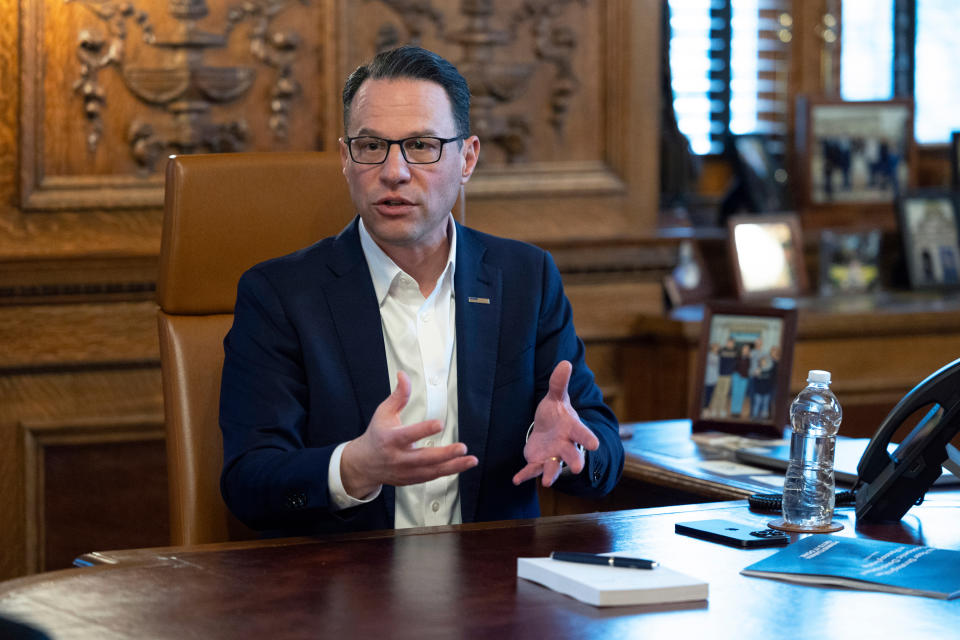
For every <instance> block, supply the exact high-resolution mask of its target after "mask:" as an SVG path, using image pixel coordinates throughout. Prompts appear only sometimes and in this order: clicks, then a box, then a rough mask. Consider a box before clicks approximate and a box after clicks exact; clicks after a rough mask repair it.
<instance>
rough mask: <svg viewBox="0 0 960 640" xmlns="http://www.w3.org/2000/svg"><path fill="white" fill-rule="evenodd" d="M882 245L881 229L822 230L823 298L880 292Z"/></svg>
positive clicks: (821, 293) (821, 265)
mask: <svg viewBox="0 0 960 640" xmlns="http://www.w3.org/2000/svg"><path fill="white" fill-rule="evenodd" d="M882 242H883V233H882V232H881V231H880V229H862V230H852V231H848V230H843V229H823V230H822V231H821V232H820V282H819V285H820V286H819V291H820V295H822V296H834V295H846V294H864V293H873V292H875V291H878V290H879V289H880V251H881V245H882Z"/></svg>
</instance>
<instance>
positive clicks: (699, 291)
mask: <svg viewBox="0 0 960 640" xmlns="http://www.w3.org/2000/svg"><path fill="white" fill-rule="evenodd" d="M663 288H664V291H665V292H666V294H667V300H669V302H670V306H672V307H682V306H685V305H691V304H699V303H701V302H704V301H706V300H707V299H709V298H710V296H712V295H713V281H712V279H711V278H710V272H709V271H708V270H707V265H706V262H705V261H704V259H703V254H702V253H701V252H700V247H699V245H697V243H696V241H694V240H691V239H684V240H681V241H680V243H679V244H678V245H677V263H676V266H675V267H674V268H673V269H672V270H671V271H670V273H668V274H667V275H665V276H664V277H663Z"/></svg>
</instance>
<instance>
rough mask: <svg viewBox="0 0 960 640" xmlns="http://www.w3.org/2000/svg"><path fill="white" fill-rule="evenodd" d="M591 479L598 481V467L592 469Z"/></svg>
mask: <svg viewBox="0 0 960 640" xmlns="http://www.w3.org/2000/svg"><path fill="white" fill-rule="evenodd" d="M593 481H594V482H600V469H594V470H593Z"/></svg>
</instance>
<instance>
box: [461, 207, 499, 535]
mask: <svg viewBox="0 0 960 640" xmlns="http://www.w3.org/2000/svg"><path fill="white" fill-rule="evenodd" d="M485 252H486V249H485V247H484V246H483V245H482V244H481V243H480V241H479V240H478V239H477V238H476V237H475V236H474V235H473V233H472V232H471V231H470V230H469V229H466V228H464V227H462V226H460V225H459V224H458V225H457V270H456V275H455V276H454V290H455V291H454V295H455V304H456V325H457V401H458V414H459V415H458V430H459V439H460V441H461V442H463V443H464V444H466V445H467V450H468V452H469V453H471V454H473V455H475V456H477V457H478V458H479V459H480V464H479V465H478V466H476V467H474V468H473V469H470V470H469V471H465V472H464V473H461V474H460V512H461V516H462V518H463V522H473V520H474V518H475V516H476V511H477V499H478V494H479V491H480V476H481V471H480V470H481V469H483V468H484V462H485V457H486V448H487V435H488V432H489V427H490V411H491V398H492V396H493V379H494V373H495V372H496V365H497V345H498V343H499V337H500V315H501V299H500V293H501V272H500V269H499V268H498V267H495V266H492V265H489V264H487V263H485V262H483V257H484V253H485Z"/></svg>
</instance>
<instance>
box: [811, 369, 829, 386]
mask: <svg viewBox="0 0 960 640" xmlns="http://www.w3.org/2000/svg"><path fill="white" fill-rule="evenodd" d="M807 382H818V383H820V384H830V372H829V371H822V370H821V369H810V372H809V373H807Z"/></svg>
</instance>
